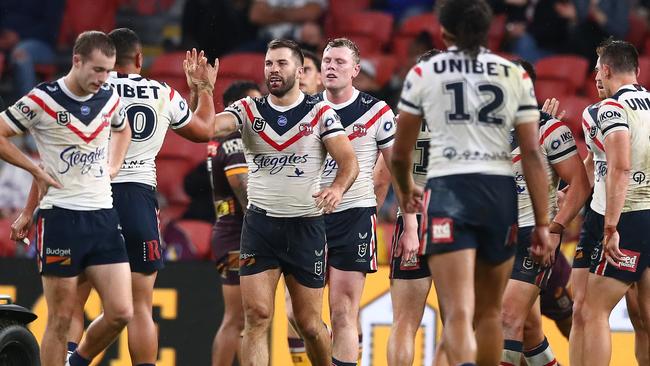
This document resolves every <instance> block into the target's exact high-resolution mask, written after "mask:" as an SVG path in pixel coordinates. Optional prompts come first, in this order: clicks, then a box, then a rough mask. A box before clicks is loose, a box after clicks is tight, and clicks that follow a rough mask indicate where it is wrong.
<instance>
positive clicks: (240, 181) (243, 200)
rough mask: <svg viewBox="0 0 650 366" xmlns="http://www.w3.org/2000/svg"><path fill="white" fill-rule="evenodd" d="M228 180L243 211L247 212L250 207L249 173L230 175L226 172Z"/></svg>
mask: <svg viewBox="0 0 650 366" xmlns="http://www.w3.org/2000/svg"><path fill="white" fill-rule="evenodd" d="M226 179H228V184H229V185H230V188H231V189H232V191H233V192H234V193H235V197H237V200H238V201H239V204H240V205H241V208H242V210H244V212H246V208H247V207H248V193H247V191H248V173H239V174H231V175H228V173H227V172H226Z"/></svg>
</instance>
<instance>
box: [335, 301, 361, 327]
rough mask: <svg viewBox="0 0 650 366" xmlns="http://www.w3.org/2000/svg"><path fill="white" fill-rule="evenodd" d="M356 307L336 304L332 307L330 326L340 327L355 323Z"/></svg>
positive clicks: (354, 324) (356, 316)
mask: <svg viewBox="0 0 650 366" xmlns="http://www.w3.org/2000/svg"><path fill="white" fill-rule="evenodd" d="M357 312H358V311H357V310H356V309H352V308H351V307H348V306H337V307H336V308H335V307H332V310H331V318H332V328H334V329H340V328H347V327H351V326H356V325H357V318H358V314H357Z"/></svg>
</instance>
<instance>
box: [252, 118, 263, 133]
mask: <svg viewBox="0 0 650 366" xmlns="http://www.w3.org/2000/svg"><path fill="white" fill-rule="evenodd" d="M264 127H266V121H265V120H264V118H260V117H255V120H253V131H255V132H257V133H260V132H262V131H264Z"/></svg>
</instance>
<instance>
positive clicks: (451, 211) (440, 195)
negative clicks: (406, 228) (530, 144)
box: [421, 174, 517, 264]
mask: <svg viewBox="0 0 650 366" xmlns="http://www.w3.org/2000/svg"><path fill="white" fill-rule="evenodd" d="M424 200H425V204H426V205H427V207H428V209H427V217H426V218H424V223H425V225H426V227H425V228H424V230H425V232H426V238H424V242H425V243H426V248H425V250H424V253H421V254H423V255H435V254H442V253H449V252H453V251H458V250H462V249H476V254H477V257H478V258H480V259H482V260H484V261H486V262H488V263H492V264H500V263H503V262H505V261H507V260H508V259H510V258H511V257H512V256H513V255H514V254H515V245H514V241H515V237H514V235H515V231H516V223H517V194H516V190H515V180H514V179H513V178H512V177H510V176H500V175H484V174H460V175H449V176H444V177H437V178H431V179H429V181H428V182H427V188H426V193H425V197H424Z"/></svg>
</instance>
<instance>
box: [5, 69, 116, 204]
mask: <svg viewBox="0 0 650 366" xmlns="http://www.w3.org/2000/svg"><path fill="white" fill-rule="evenodd" d="M0 116H1V117H2V119H3V120H5V121H6V122H7V124H8V125H9V127H11V129H12V130H14V131H15V132H16V133H18V134H22V133H24V132H25V131H27V130H29V131H30V132H31V134H32V135H33V136H34V139H35V141H36V147H37V148H38V152H39V154H40V156H41V160H42V163H43V166H44V168H45V171H46V172H48V173H49V174H50V175H52V176H53V177H54V178H55V179H56V180H57V181H59V182H60V183H61V185H62V186H63V188H61V189H57V188H54V187H50V189H49V190H48V191H47V194H46V195H45V197H43V199H42V200H41V202H40V208H42V209H48V208H52V207H53V206H57V207H61V208H65V209H69V210H80V211H88V210H98V209H105V208H112V207H113V198H112V193H111V185H110V178H109V175H108V139H109V135H110V130H111V129H110V128H108V127H112V129H113V130H115V131H120V130H122V129H124V128H125V127H126V123H127V122H126V118H125V116H126V113H125V110H124V108H123V107H122V103H121V101H120V97H119V96H118V95H117V92H115V90H113V88H111V86H110V85H108V84H104V85H103V86H102V87H101V88H100V89H99V91H98V92H97V93H96V94H91V95H88V96H85V97H78V96H76V95H74V94H73V93H72V92H71V91H70V90H69V89H68V88H67V87H66V85H65V83H64V81H63V79H59V80H57V81H54V82H51V83H42V84H40V85H38V86H37V87H36V88H34V89H32V91H30V92H29V94H27V95H26V96H24V97H22V98H21V99H20V100H18V101H17V102H16V104H14V105H13V106H11V107H9V108H8V109H7V110H6V111H4V112H3V113H2V114H0Z"/></svg>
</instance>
